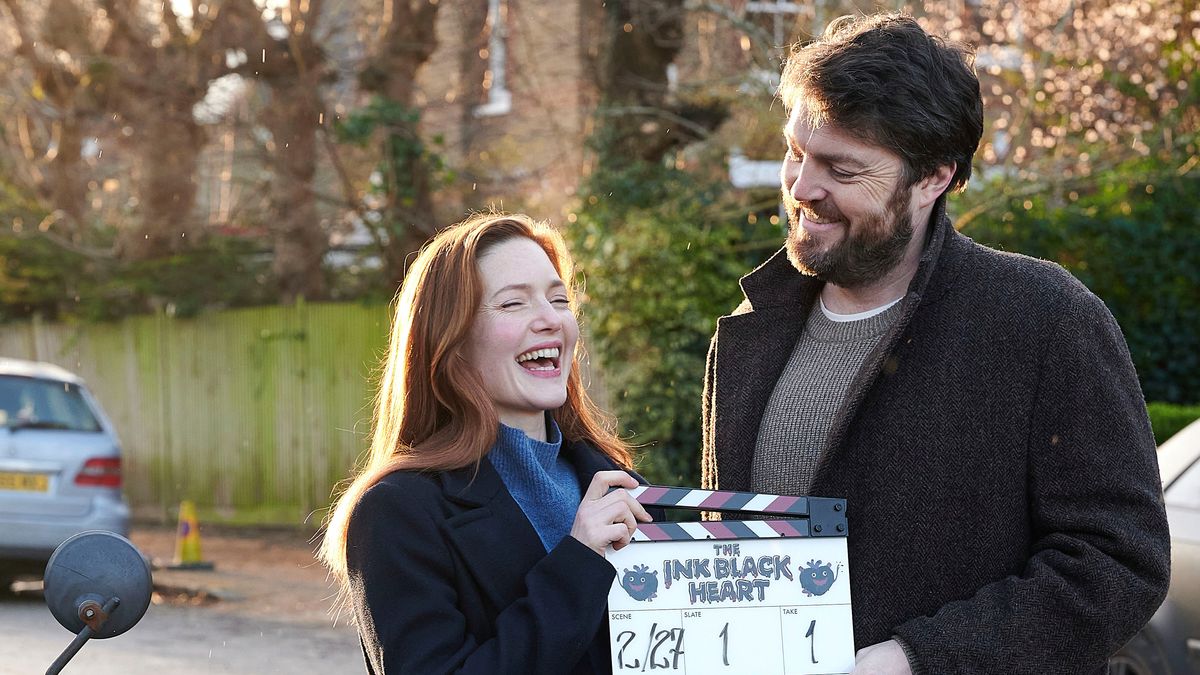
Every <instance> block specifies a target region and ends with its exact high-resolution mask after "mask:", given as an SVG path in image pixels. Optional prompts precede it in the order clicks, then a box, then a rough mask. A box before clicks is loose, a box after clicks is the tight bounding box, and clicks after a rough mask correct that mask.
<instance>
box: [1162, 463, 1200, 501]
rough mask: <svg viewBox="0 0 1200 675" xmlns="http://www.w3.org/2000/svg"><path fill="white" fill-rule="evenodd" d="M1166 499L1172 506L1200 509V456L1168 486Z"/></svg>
mask: <svg viewBox="0 0 1200 675" xmlns="http://www.w3.org/2000/svg"><path fill="white" fill-rule="evenodd" d="M1166 501H1167V504H1169V505H1171V506H1181V507H1184V508H1189V509H1196V510H1200V457H1197V458H1196V459H1195V460H1194V461H1193V462H1192V465H1191V466H1190V467H1188V468H1187V470H1186V471H1184V472H1183V474H1182V475H1180V476H1179V478H1176V479H1175V482H1174V483H1171V487H1169V488H1167V492H1166Z"/></svg>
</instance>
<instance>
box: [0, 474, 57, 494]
mask: <svg viewBox="0 0 1200 675" xmlns="http://www.w3.org/2000/svg"><path fill="white" fill-rule="evenodd" d="M0 490H18V491H21V492H48V491H49V490H50V477H49V476H47V475H46V474H44V473H8V472H0Z"/></svg>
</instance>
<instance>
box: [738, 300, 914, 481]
mask: <svg viewBox="0 0 1200 675" xmlns="http://www.w3.org/2000/svg"><path fill="white" fill-rule="evenodd" d="M899 316H900V305H899V304H896V305H892V306H891V307H889V308H888V309H886V310H884V311H883V312H880V313H879V314H876V315H875V316H871V317H868V318H866V319H859V320H857V321H833V320H831V319H830V318H829V317H827V316H825V312H823V311H821V310H819V309H814V310H813V311H812V312H810V313H809V315H808V321H807V322H806V323H805V326H804V331H803V332H802V333H801V334H800V340H799V341H797V342H796V347H795V349H793V350H792V356H791V358H790V359H788V363H787V365H786V366H784V369H783V373H782V374H780V376H779V381H778V382H776V383H775V391H774V392H773V393H772V394H771V400H770V402H769V403H767V408H766V410H764V411H763V418H762V426H760V427H759V429H758V443H757V444H756V445H755V449H754V464H753V467H752V472H751V477H750V488H751V490H753V491H754V492H765V493H768V494H776V495H804V494H808V491H809V487H810V486H811V485H812V479H813V474H814V473H815V472H816V470H817V461H818V460H819V459H820V458H821V448H823V447H824V446H825V437H826V436H828V435H829V428H830V425H832V423H833V418H834V416H835V414H836V413H837V410H838V408H839V407H841V405H842V401H843V400H844V399H845V398H846V390H847V389H848V388H849V387H850V381H851V380H852V379H853V378H854V376H855V375H856V374H857V373H858V371H859V368H861V367H862V364H863V361H864V360H865V359H866V358H867V354H868V353H869V352H870V351H871V350H872V349H873V348H874V347H875V345H876V344H877V343H878V342H879V338H880V337H882V336H883V334H884V333H885V332H886V331H887V329H888V328H889V327H890V326H891V325H892V324H893V323H895V321H896V318H897V317H899Z"/></svg>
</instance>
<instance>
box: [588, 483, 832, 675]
mask: <svg viewBox="0 0 1200 675" xmlns="http://www.w3.org/2000/svg"><path fill="white" fill-rule="evenodd" d="M630 493H631V494H632V495H633V496H634V497H635V498H636V499H637V500H638V502H640V503H641V504H643V505H646V506H663V507H671V508H686V509H692V510H702V511H721V512H724V513H754V514H767V515H778V516H784V518H780V519H775V520H748V521H736V520H735V521H731V520H721V521H710V522H691V523H670V522H663V523H645V524H639V525H638V528H637V532H635V533H634V535H633V539H632V541H631V542H630V544H629V545H628V546H626V547H625V548H623V549H621V550H620V551H614V550H612V548H609V550H608V552H607V558H608V560H609V562H611V563H612V565H613V567H615V568H616V569H617V578H616V580H615V581H614V582H613V586H612V588H611V589H610V590H609V593H608V626H609V631H610V645H609V646H610V648H611V651H612V667H613V672H614V673H630V672H654V671H658V672H670V673H686V674H687V675H707V674H709V673H755V674H756V675H818V674H820V675H830V674H835V673H848V672H849V671H850V670H851V669H852V668H853V667H854V628H853V623H852V621H851V613H850V570H849V564H848V563H849V561H848V557H847V552H846V536H847V525H846V501H845V500H844V499H830V498H823V497H785V496H779V495H766V494H758V493H753V492H726V491H713V490H695V489H690V488H680V487H664V486H654V485H650V486H641V487H638V488H635V489H633V490H630Z"/></svg>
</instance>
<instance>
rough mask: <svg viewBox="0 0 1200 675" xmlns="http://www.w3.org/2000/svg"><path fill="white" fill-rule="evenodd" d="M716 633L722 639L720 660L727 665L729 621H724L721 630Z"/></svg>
mask: <svg viewBox="0 0 1200 675" xmlns="http://www.w3.org/2000/svg"><path fill="white" fill-rule="evenodd" d="M718 635H720V636H721V639H722V640H724V642H723V643H722V645H721V662H722V663H724V664H725V665H727V666H728V665H729V622H728V621H726V622H725V627H724V628H722V629H721V632H720V633H718Z"/></svg>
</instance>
